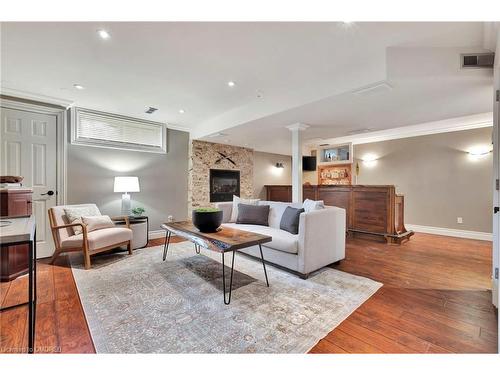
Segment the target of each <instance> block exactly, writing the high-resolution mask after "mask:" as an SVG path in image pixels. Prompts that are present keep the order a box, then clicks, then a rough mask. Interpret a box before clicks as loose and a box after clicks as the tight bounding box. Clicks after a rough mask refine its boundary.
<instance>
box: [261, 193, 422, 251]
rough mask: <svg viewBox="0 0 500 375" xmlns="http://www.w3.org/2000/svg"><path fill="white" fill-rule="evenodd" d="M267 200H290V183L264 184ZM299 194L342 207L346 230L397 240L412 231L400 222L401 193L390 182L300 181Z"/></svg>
mask: <svg viewBox="0 0 500 375" xmlns="http://www.w3.org/2000/svg"><path fill="white" fill-rule="evenodd" d="M266 195H267V200H269V201H281V202H291V200H292V187H291V186H289V185H266ZM303 198H304V199H307V198H309V199H312V200H322V201H324V202H325V204H326V205H328V206H336V207H341V208H344V209H345V210H346V221H347V223H346V227H347V228H348V231H349V233H350V234H356V233H360V234H365V235H371V236H379V237H382V238H384V239H385V240H386V241H387V242H391V243H401V242H402V241H404V240H408V239H409V238H410V237H411V236H412V235H413V234H414V233H413V231H408V230H406V228H405V225H404V196H403V195H399V194H396V188H395V187H394V186H393V185H304V187H303Z"/></svg>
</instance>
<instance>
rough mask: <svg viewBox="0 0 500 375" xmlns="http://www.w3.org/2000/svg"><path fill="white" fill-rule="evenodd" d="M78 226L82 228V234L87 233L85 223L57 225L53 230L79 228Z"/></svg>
mask: <svg viewBox="0 0 500 375" xmlns="http://www.w3.org/2000/svg"><path fill="white" fill-rule="evenodd" d="M77 226H80V227H82V232H85V233H87V226H86V225H85V224H84V223H73V224H64V225H56V226H53V227H52V229H64V228H70V227H77Z"/></svg>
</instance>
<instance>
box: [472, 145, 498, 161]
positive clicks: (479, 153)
mask: <svg viewBox="0 0 500 375" xmlns="http://www.w3.org/2000/svg"><path fill="white" fill-rule="evenodd" d="M492 151H493V150H492V149H491V146H485V145H482V146H474V147H471V148H470V149H469V151H468V154H469V159H471V160H479V159H484V158H485V157H487V156H488V155H489V154H490V153H491V152H492Z"/></svg>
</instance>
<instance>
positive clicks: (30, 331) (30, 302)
mask: <svg viewBox="0 0 500 375" xmlns="http://www.w3.org/2000/svg"><path fill="white" fill-rule="evenodd" d="M28 249H29V257H28V353H30V354H31V353H33V251H34V248H33V242H32V241H30V243H29V245H28Z"/></svg>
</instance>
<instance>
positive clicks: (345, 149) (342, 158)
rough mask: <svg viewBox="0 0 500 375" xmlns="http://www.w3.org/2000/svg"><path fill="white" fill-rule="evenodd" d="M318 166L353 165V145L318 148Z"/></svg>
mask: <svg viewBox="0 0 500 375" xmlns="http://www.w3.org/2000/svg"><path fill="white" fill-rule="evenodd" d="M316 157H317V160H318V165H337V164H352V160H353V159H352V143H345V144H340V145H328V146H322V147H318V149H317V151H316Z"/></svg>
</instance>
